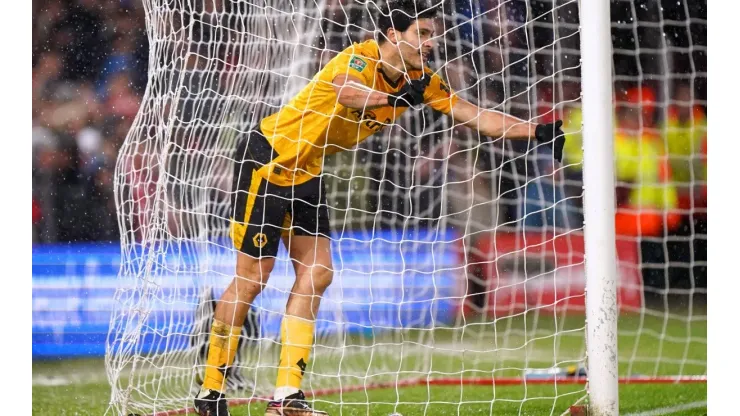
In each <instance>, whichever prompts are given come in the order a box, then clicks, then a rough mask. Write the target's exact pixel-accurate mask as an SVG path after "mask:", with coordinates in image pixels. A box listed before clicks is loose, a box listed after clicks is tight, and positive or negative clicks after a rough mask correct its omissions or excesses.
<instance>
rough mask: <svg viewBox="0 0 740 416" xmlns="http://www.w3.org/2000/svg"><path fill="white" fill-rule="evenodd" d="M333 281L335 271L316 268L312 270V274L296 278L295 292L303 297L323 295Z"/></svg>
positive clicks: (304, 274) (303, 274)
mask: <svg viewBox="0 0 740 416" xmlns="http://www.w3.org/2000/svg"><path fill="white" fill-rule="evenodd" d="M333 279H334V271H333V270H331V269H329V268H326V267H320V266H315V267H312V268H311V271H310V272H308V273H302V274H301V275H300V276H296V282H295V285H294V287H293V292H296V293H300V294H303V295H323V294H324V291H326V288H328V287H329V285H330V284H331V282H332V280H333Z"/></svg>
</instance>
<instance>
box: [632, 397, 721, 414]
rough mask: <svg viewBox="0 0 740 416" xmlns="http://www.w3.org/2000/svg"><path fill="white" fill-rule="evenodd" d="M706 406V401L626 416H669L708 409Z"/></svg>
mask: <svg viewBox="0 0 740 416" xmlns="http://www.w3.org/2000/svg"><path fill="white" fill-rule="evenodd" d="M706 406H707V402H706V400H705V401H702V402H693V403H686V404H681V405H678V406H671V407H661V408H660V409H653V410H649V411H647V412H641V413H630V414H628V415H625V416H661V415H669V414H671V413H676V412H680V411H682V410H689V409H696V408H698V407H706Z"/></svg>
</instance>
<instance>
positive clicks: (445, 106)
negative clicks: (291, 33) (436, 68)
mask: <svg viewBox="0 0 740 416" xmlns="http://www.w3.org/2000/svg"><path fill="white" fill-rule="evenodd" d="M431 76H432V80H431V81H430V82H429V86H427V88H426V90H425V91H424V104H426V105H428V106H430V107H432V108H433V109H435V110H437V111H439V112H442V113H444V114H448V113H449V112H450V111H452V107H454V106H455V103H456V102H457V100H458V99H459V97H458V96H457V94H455V92H454V91H452V89H450V87H449V86H448V85H447V83H446V82H445V81H444V80H443V79H442V77H441V76H439V75H438V74H431Z"/></svg>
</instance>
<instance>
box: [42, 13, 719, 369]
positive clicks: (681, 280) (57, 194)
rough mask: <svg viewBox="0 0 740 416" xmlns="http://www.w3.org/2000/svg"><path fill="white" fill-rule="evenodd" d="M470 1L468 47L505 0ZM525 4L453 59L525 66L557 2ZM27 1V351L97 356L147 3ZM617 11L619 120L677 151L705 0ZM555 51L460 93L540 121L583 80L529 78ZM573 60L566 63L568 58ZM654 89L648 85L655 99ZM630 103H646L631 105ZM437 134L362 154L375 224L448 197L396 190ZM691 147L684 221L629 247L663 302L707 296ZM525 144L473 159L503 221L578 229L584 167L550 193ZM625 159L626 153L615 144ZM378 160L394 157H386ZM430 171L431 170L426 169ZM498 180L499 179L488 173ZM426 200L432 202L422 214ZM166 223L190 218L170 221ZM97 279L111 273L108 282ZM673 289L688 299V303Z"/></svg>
mask: <svg viewBox="0 0 740 416" xmlns="http://www.w3.org/2000/svg"><path fill="white" fill-rule="evenodd" d="M206 4H207V2H206ZM327 4H328V6H327V10H325V12H324V14H323V15H324V16H325V17H326V18H327V19H325V20H324V21H323V23H322V26H323V27H324V28H325V31H326V32H327V33H342V32H343V27H341V26H339V27H337V25H341V24H343V23H345V22H346V20H347V19H349V20H351V21H353V22H355V23H357V24H358V25H360V26H362V24H363V22H364V23H365V24H366V23H367V19H366V18H364V16H362V13H361V12H359V14H358V15H350V16H346V15H345V14H344V12H343V11H342V8H341V7H340V2H339V1H329V2H327ZM470 4H471V3H470V2H468V1H452V2H446V7H447V10H446V12H447V13H450V14H452V13H451V12H452V8H454V12H455V14H456V15H457V16H459V18H460V19H463V20H465V19H468V20H470V19H472V20H471V21H472V22H473V24H471V25H461V26H460V27H459V28H458V30H455V31H451V32H450V33H448V34H447V36H448V42H450V43H456V44H464V43H465V40H471V39H472V38H474V37H483V39H482V40H481V39H476V41H478V42H480V41H487V40H491V39H495V38H498V37H499V36H500V34H501V33H502V32H503V30H502V26H501V25H499V26H497V25H496V24H495V23H491V19H484V18H480V16H485V13H486V10H487V8H493V7H494V6H495V5H498V4H499V2H496V1H487V2H481V3H480V5H479V7H472V8H471V7H470ZM529 4H530V5H531V7H532V10H533V11H539V12H542V14H541V15H542V18H541V21H540V22H539V23H540V24H539V25H535V27H534V34H535V37H534V39H533V40H532V39H529V38H528V36H527V35H528V34H527V33H526V31H525V30H517V29H516V27H517V22H522V21H523V20H524V18H525V16H526V8H525V5H524V2H509V3H508V4H507V6H506V7H505V8H504V9H503V10H505V16H503V17H504V18H503V21H504V22H506V25H504V26H506V28H508V30H507V31H506V32H507V35H506V36H504V37H503V38H502V39H501V40H500V41H499V42H502V43H504V44H505V46H506V47H505V48H503V49H502V48H498V47H496V44H495V43H494V44H492V46H491V47H490V48H482V49H478V50H476V51H474V52H472V53H467V54H466V56H465V61H464V62H462V63H461V64H460V65H459V66H460V67H461V68H464V67H466V65H465V64H470V65H478V66H479V67H481V68H486V67H489V68H495V67H496V66H497V65H499V66H500V65H501V64H502V63H503V62H517V61H518V60H520V59H522V58H523V57H526V56H527V54H528V53H529V51H530V50H533V48H537V47H539V46H541V45H546V44H548V43H549V42H551V41H552V40H551V37H552V24H553V21H552V17H551V15H549V14H548V13H546V11H547V10H549V8H551V7H552V3H551V2H540V1H531V2H529ZM33 9H34V11H33V15H34V21H33V75H32V77H33V90H32V93H33V132H32V145H33V171H32V178H33V211H32V219H33V241H34V251H33V262H34V265H33V271H34V274H33V282H34V283H33V284H34V289H33V290H34V292H33V325H34V326H33V354H34V357H35V358H38V359H50V358H60V357H71V356H80V355H101V354H102V353H103V352H104V341H105V337H106V334H107V329H108V328H107V325H108V322H109V314H108V309H107V307H108V305H109V302H110V300H111V298H112V296H113V293H114V290H113V287H114V285H115V275H116V273H117V270H118V269H117V260H118V255H119V252H118V246H117V241H118V238H119V235H118V222H117V218H116V207H115V202H114V198H113V195H114V193H113V192H114V191H113V184H114V180H113V174H114V167H115V162H116V156H117V152H118V149H119V148H120V146H121V144H122V143H123V140H124V139H125V136H126V133H127V131H128V128H129V127H130V125H131V123H132V121H133V118H134V116H135V114H136V112H137V110H138V108H139V104H140V101H141V97H142V94H143V91H144V88H145V86H146V81H147V75H146V72H147V66H148V62H147V58H148V49H147V48H148V43H147V39H146V33H145V27H144V22H145V17H144V10H143V7H142V6H141V2H140V1H138V0H131V1H98V0H69V1H43V0H38V1H34V2H33ZM571 9H572V10H571V11H570V13H567V10H566V11H565V12H564V11H563V10H561V11H560V12H559V13H558V16H559V19H561V20H559V21H558V22H557V23H558V24H559V25H560V27H561V29H560V30H561V32H560V33H559V35H560V36H561V37H565V36H566V35H567V31H568V30H571V31H573V32H575V30H574V29H573V27H574V25H576V26H577V16H578V14H577V10H576V9H575V7H574V6H572V7H571ZM687 13H688V14H689V15H688V16H687ZM537 14H538V15H539V14H540V13H537ZM358 22H359V23H358ZM612 22H613V28H612V33H613V38H614V40H615V41H614V48H615V53H614V60H615V97H616V100H615V111H616V115H617V123H618V124H619V123H620V117H622V116H624V117H625V118H629V117H630V116H631V117H633V118H634V117H635V116H636V117H637V118H638V119H639V121H638V125H639V126H640V127H641V133H642V134H646V135H649V134H652V135H653V136H654V139H655V140H658V141H660V143H665V148H668V149H669V150H670V149H671V143H672V140H674V139H676V137H674V136H673V135H672V132H675V129H673V130H672V129H671V128H669V127H670V126H673V125H672V124H671V123H674V122H675V120H673V119H672V118H671V117H674V116H675V114H676V111H678V107H677V106H678V105H680V104H686V103H687V102H688V104H690V106H693V107H695V108H691V111H692V112H694V114H695V115H696V114H699V115H700V114H706V111H707V105H706V2H701V1H693V0H686V1H682V2H675V1H673V2H659V1H641V2H630V1H613V2H612ZM635 22H639V23H642V24H640V25H636V24H635ZM676 22H677V23H676ZM686 22H688V24H686ZM366 27H367V26H366ZM366 35H367V32H366V31H362V30H359V29H358V30H356V31H355V32H353V31H350V32H349V34H348V36H337V37H328V38H326V39H325V40H324V41H325V46H326V47H327V48H329V49H331V50H335V51H336V50H340V49H342V48H343V47H345V46H347V45H348V42H349V40H350V39H352V40H356V41H359V40H363V39H364V37H365V36H366ZM662 37H666V38H669V39H671V43H670V44H671V46H672V52H671V53H670V54H668V55H670V59H669V61H668V63H667V64H666V62H665V60H664V59H663V58H662V56H661V54H662V52H659V51H660V50H661V48H662V47H663V46H662V45H663V44H662V43H661V38H662ZM570 41H571V42H572V45H571V46H572V48H573V49H574V50H577V49H578V41H579V40H578V36H573V37H572V38H570ZM530 42H531V43H530ZM502 50H503V52H502ZM329 57H330V55H328V54H326V55H322V56H316V64H317V65H318V64H319V63H320V62H325V60H326V59H328V58H329ZM553 59H555V57H554V55H553V54H552V53H549V54H548V52H547V51H546V50H543V51H540V52H538V53H537V54H536V57H535V62H534V65H531V66H530V65H529V64H523V65H511V66H510V67H509V68H508V72H507V74H506V77H504V76H501V77H499V78H497V77H490V78H487V79H486V81H485V82H484V83H483V85H482V86H481V87H480V88H478V89H477V90H476V91H472V92H471V91H468V92H467V93H468V94H473V96H472V97H470V98H477V99H479V100H480V101H481V102H482V103H489V104H491V105H494V104H496V103H504V108H503V109H504V110H506V111H508V112H510V113H512V114H514V115H517V116H520V117H524V118H529V117H530V115H531V114H545V117H544V118H545V119H546V118H547V117H548V115H547V111H548V110H549V109H550V108H551V103H552V102H562V101H567V100H576V99H577V97H578V89H579V86H578V73H577V70H573V71H572V72H570V73H569V72H562V73H559V74H558V79H557V82H556V83H553V84H547V83H538V84H537V87H536V88H529V89H528V87H529V86H531V85H532V79H534V78H537V79H539V78H538V77H542V76H546V75H550V74H548V71H550V69H549V68H550V67H551V66H552V65H550V64H551V63H552V60H553ZM558 59H575V60H577V59H578V56H577V54H571V55H570V58H567V54H566V57H563V56H562V55H559V58H558ZM525 61H526V60H525ZM568 66H569V65H567V64H563V67H568ZM571 66H574V65H571ZM472 76H473V75H471V74H470V73H469V72H466V71H465V70H464V69H459V71H458V72H457V73H456V74H455V76H453V77H451V79H450V83H451V84H452V86H453V87H455V86H456V84H457V85H466V82H469V79H470V78H471V77H472ZM270 82H277V81H276V80H271V81H270ZM556 85H557V87H556ZM639 88H642V91H643V94H642V96H640V94H637V93H636V91H639ZM636 89H638V90H636ZM648 90H650V91H652V96H651V94H650V93H648V92H647V91H648ZM522 92H524V93H523V94H522ZM625 109H632V110H635V109H639V110H640V111H632V112H630V111H622V110H625ZM556 110H557V112H558V114H559V115H560V116H561V117H562V118H563V119H564V120H565V121H566V128H567V129H568V130H570V131H573V130H577V127H575V126H576V125H577V123H578V121H579V110H578V104H577V102H573V103H571V104H570V105H562V106H558V107H556ZM651 110H652V111H651ZM674 110H675V111H674ZM636 114H637V115H636ZM549 117H552V115H549ZM694 120H695V122H696V123H699V124H697V125H696V126H694V130H701V129H702V128H705V125H704V127H702V125H701V124H700V123H701V122H702V120H703V119H702V118H701V117H699V116H697V117H695V118H694ZM454 134H455V140H456V141H457V142H459V143H460V145H461V146H462V145H464V144H465V143H468V142H469V141H470V140H472V136H470V133H469V132H467V131H465V130H460V131H455V132H454ZM632 139H634V140H639V138H637V137H633V138H632ZM679 139H680V138H679ZM439 140H442V138H441V137H428V138H427V139H426V141H425V142H421V143H419V144H418V146H417V147H414V148H408V147H404V146H410V145H406V144H404V143H405V142H404V141H403V140H397V141H394V142H393V146H392V147H391V149H390V150H389V151H388V152H387V153H386V154H385V155H384V156H379V155H378V153H377V152H368V155H369V156H368V157H378V158H384V159H379V160H377V161H375V162H374V163H371V165H374V166H378V168H377V170H376V171H374V172H372V171H371V172H370V173H369V175H370V176H373V177H378V176H381V175H384V177H386V178H389V180H388V181H386V182H383V183H382V184H381V185H379V188H378V189H375V190H373V192H369V193H368V194H367V195H368V197H367V200H365V201H357V202H356V203H357V204H360V205H361V206H362V207H364V209H366V210H369V211H371V212H372V210H375V211H378V210H381V207H382V214H381V215H379V216H378V217H379V218H380V220H379V223H378V225H380V226H381V227H382V228H384V229H388V230H394V229H396V228H398V227H400V226H402V225H401V224H402V223H403V226H404V227H408V226H409V225H408V224H407V221H406V219H407V218H408V217H409V216H411V218H415V219H418V221H416V223H415V224H413V225H412V226H413V227H418V228H419V229H424V228H425V227H428V226H429V225H430V223H433V218H435V217H438V216H439V212H441V211H442V210H443V208H444V207H440V206H438V205H435V204H434V203H430V201H432V202H433V201H438V200H439V198H436V197H435V196H434V195H430V193H433V192H434V190H433V188H432V190H429V189H427V190H423V191H419V192H418V193H417V194H413V195H411V196H410V198H411V201H412V202H413V203H410V202H409V201H410V199H409V198H405V197H401V196H400V195H403V192H401V191H399V189H406V186H407V184H408V182H409V181H410V180H411V179H410V176H409V175H410V173H409V172H408V171H407V170H405V169H401V167H403V166H405V163H404V161H405V159H404V158H409V157H413V156H414V155H419V154H425V152H432V151H433V150H434V149H435V148H436V147H435V144H437V143H438V141H439ZM578 140H579V137H578V135H577V134H572V135H571V136H570V137H569V149H568V152H567V154H566V158H570V159H566V161H570V163H577V161H578V158H579V157H580V154H579V151H578V146H577V145H576V146H573V145H572V144H574V143H575V144H577V143H578ZM626 140H627V141H629V140H630V138H629V137H628V138H627V139H626ZM696 143H697V144H698V146H697V147H696V148H695V149H690V152H689V154H688V156H690V157H689V158H687V157H686V154H685V153H684V154H677V155H676V157H674V158H673V159H672V158H671V154H670V152H669V154H668V161H669V162H670V163H671V164H672V166H673V169H672V175H673V176H672V177H670V179H668V181H669V182H671V183H672V184H673V185H674V186H675V188H676V192H677V193H678V195H679V198H678V202H677V204H676V205H675V206H668V207H662V208H661V209H663V210H664V212H665V215H662V216H663V217H665V218H668V217H671V218H672V215H669V214H676V217H677V219H676V220H675V221H670V224H668V223H666V224H660V225H659V226H658V227H657V228H656V229H655V230H653V231H652V234H651V235H647V234H645V237H647V238H642V239H640V242H639V243H635V244H636V247H635V250H636V252H638V253H639V256H636V258H639V260H637V267H638V268H639V270H640V273H641V275H642V278H643V280H644V282H645V284H646V290H645V295H646V297H647V299H646V300H647V301H648V302H650V301H651V300H650V299H651V298H655V300H654V301H655V302H660V301H662V299H663V295H664V293H665V292H662V291H661V290H662V289H671V290H673V289H687V290H690V292H691V296H692V297H693V299H694V300H696V301H699V302H702V301H703V299H704V293H705V291H704V288H706V284H707V283H706V229H707V228H706V227H707V218H706V182H705V173H704V172H706V157H705V154H706V137H705V135H704V136H703V137H701V138H700V140H698V141H697V142H696ZM367 145H368V146H369V147H370V148H372V146H377V145H378V142H377V141H369V142H368V144H367ZM520 146H521V145H517V144H516V143H509V144H508V147H507V149H506V151H504V152H497V151H495V150H490V154H489V155H488V157H485V158H481V162H480V163H482V164H483V165H484V166H481V167H478V168H480V169H482V170H484V171H486V170H491V166H501V167H502V168H501V169H500V170H499V171H500V178H496V179H495V180H496V181H498V183H499V186H500V189H499V192H500V193H501V195H502V197H503V202H502V203H501V206H500V214H499V218H497V219H496V222H497V223H498V224H502V225H501V229H502V230H503V229H511V230H512V231H517V230H522V229H525V230H530V229H531V230H540V229H541V228H542V226H543V225H550V226H553V225H557V226H558V227H568V228H580V227H581V226H582V218H581V216H580V209H579V205H580V204H579V202H578V195H579V194H580V186H579V183H580V180H581V178H580V169H579V166H578V165H577V164H576V165H574V166H573V168H571V169H568V170H567V171H566V173H565V178H562V179H563V181H562V182H558V183H559V184H562V185H563V186H558V187H556V188H557V189H558V191H557V192H562V194H558V195H553V194H549V193H548V192H547V190H548V189H551V188H552V187H548V186H547V185H548V184H550V183H551V181H550V182H548V180H549V179H548V176H547V174H548V173H549V172H547V167H546V165H547V163H540V159H530V158H527V159H522V158H516V157H514V155H517V154H521V153H522V152H523V151H526V150H527V149H526V145H524V147H523V148H522V147H520ZM661 146H663V145H661ZM616 157H617V164H619V157H620V156H619V152H617V155H616ZM687 160H690V161H691V163H690V165H689V166H686V163H685V162H686V161H687ZM384 161H385V162H386V163H382V162H384ZM332 162H333V163H335V164H336V166H341V164H342V163H341V162H342V160H341V159H337V160H333V161H332ZM656 163H657V162H656ZM486 164H488V165H486ZM379 166H383V167H382V168H380V167H379ZM381 169H382V170H381ZM413 174H418V172H417V173H413ZM626 176H629V175H626ZM533 177H542V178H541V179H538V180H539V181H540V184H539V185H538V186H529V185H524V183H525V182H526V181H527V180H531V179H532V178H533ZM620 179H621V180H620ZM429 180H430V181H432V182H433V181H434V180H438V179H435V178H434V177H430V179H429ZM489 180H491V181H494V179H493V178H489ZM618 180H620V185H621V186H620V188H619V189H617V190H616V191H617V195H618V198H619V199H620V206H619V210H618V211H619V212H621V213H622V214H625V213H627V214H628V213H629V212H630V208H631V206H630V200H629V196H623V197H620V195H625V189H627V190H628V189H630V185H629V179H628V178H619V177H618ZM396 188H398V189H396ZM626 193H628V191H627V192H626ZM563 195H567V196H571V197H573V198H571V200H572V202H573V204H572V205H569V206H568V208H567V209H565V210H562V211H554V210H552V209H547V207H548V206H549V205H548V201H552V200H553V199H560V198H562V197H563ZM542 208H545V209H542ZM420 209H423V210H424V211H415V210H420ZM173 221H176V219H173ZM337 221H339V219H337V218H333V225H336V224H337ZM361 221H362V220H357V221H355V220H354V219H350V222H349V224H351V226H353V227H356V228H358V229H362V228H364V227H367V226H368V224H365V223H362V222H361ZM451 225H452V226H453V228H454V227H463V226H464V225H465V224H464V223H460V224H455V222H454V219H453V221H452V222H451ZM173 229H183V227H177V226H174V227H173ZM183 232H184V233H187V230H184V231H183ZM618 232H621V234H622V235H623V236H627V237H630V226H629V221H626V225H625V227H624V228H621V229H620V228H619V224H618ZM490 244H491V237H490V236H481V237H480V239H479V241H476V242H475V246H476V247H479V250H478V255H485V252H486V247H488V246H490ZM486 273H487V271H486V270H485V268H478V269H476V270H471V275H472V276H474V277H475V279H474V280H475V281H472V282H471V285H470V287H471V293H470V295H471V297H470V298H468V299H467V300H466V305H469V306H470V308H471V309H473V310H475V309H476V308H477V307H480V306H481V305H482V304H483V301H482V300H481V299H480V297H477V296H476V295H475V293H474V292H475V290H476V287H477V286H480V284H481V283H480V282H485V280H486ZM100 281H105V282H108V283H107V284H104V285H102V286H101V285H99V282H100ZM671 301H672V302H678V303H681V302H685V299H680V298H679V299H675V300H674V299H672V300H671Z"/></svg>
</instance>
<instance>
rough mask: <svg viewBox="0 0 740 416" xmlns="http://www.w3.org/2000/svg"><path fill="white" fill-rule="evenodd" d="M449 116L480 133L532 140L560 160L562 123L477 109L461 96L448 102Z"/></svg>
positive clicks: (561, 158) (563, 139) (563, 135)
mask: <svg viewBox="0 0 740 416" xmlns="http://www.w3.org/2000/svg"><path fill="white" fill-rule="evenodd" d="M450 116H452V118H453V119H454V120H455V121H456V122H458V123H460V124H463V125H465V126H468V127H470V128H473V129H476V130H478V131H479V132H480V133H481V134H483V135H484V136H490V137H495V138H498V137H502V138H505V139H515V140H517V139H518V140H529V139H535V140H537V141H538V142H542V143H543V144H546V145H547V146H549V147H551V148H552V149H553V157H554V158H555V160H557V161H558V162H562V160H563V147H564V146H565V134H564V133H563V130H562V128H561V127H562V126H563V122H562V121H560V120H558V121H556V122H555V123H551V124H535V123H530V122H528V121H525V120H522V119H520V118H517V117H513V116H510V115H508V114H505V113H502V112H500V111H495V110H488V109H484V108H480V107H478V106H477V105H475V104H473V103H471V102H468V101H465V100H463V99H458V100H457V102H455V103H454V104H453V105H452V111H450Z"/></svg>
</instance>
